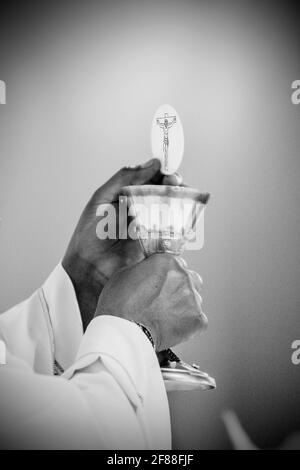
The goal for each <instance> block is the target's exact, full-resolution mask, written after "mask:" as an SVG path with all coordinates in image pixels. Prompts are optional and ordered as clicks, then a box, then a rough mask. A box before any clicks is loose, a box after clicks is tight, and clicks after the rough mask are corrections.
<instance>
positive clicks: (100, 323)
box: [0, 264, 171, 449]
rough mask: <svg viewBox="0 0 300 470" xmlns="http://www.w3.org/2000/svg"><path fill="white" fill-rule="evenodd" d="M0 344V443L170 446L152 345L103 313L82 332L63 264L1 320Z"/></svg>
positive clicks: (130, 326)
mask: <svg viewBox="0 0 300 470" xmlns="http://www.w3.org/2000/svg"><path fill="white" fill-rule="evenodd" d="M0 340H1V344H2V346H3V344H5V346H6V361H2V362H6V364H0V447H2V448H18V449H21V448H34V449H40V448H41V449H48V448H50V449H170V446H171V432H170V416H169V406H168V400H167V394H166V390H165V387H164V383H163V379H162V375H161V372H160V368H159V364H158V361H157V358H156V354H155V352H154V349H153V348H152V346H151V343H150V341H149V340H148V339H147V337H146V335H145V334H144V333H143V331H142V330H141V329H140V328H139V327H138V326H137V325H135V324H134V323H132V322H130V321H128V320H124V319H121V318H118V317H113V316H108V315H103V316H99V317H97V318H95V319H94V320H92V322H91V323H90V325H89V326H88V328H87V330H86V332H85V334H83V330H82V322H81V316H80V312H79V307H78V303H77V300H76V296H75V291H74V288H73V285H72V282H71V280H70V278H69V277H68V275H67V274H66V272H65V271H64V269H63V267H62V266H61V264H59V265H58V266H57V267H56V268H55V270H54V271H53V272H52V274H51V275H50V276H49V278H48V279H47V281H46V282H45V284H44V285H43V286H42V287H41V288H40V289H38V290H37V291H36V292H35V293H34V294H33V295H32V296H31V297H30V298H29V299H28V300H26V301H25V302H22V303H21V304H19V305H17V306H15V307H13V308H12V309H10V310H9V311H7V312H5V313H4V314H2V315H0ZM54 362H57V363H58V364H59V366H60V367H61V368H62V369H63V370H64V373H63V374H62V375H61V376H56V375H53V373H54V372H53V371H54Z"/></svg>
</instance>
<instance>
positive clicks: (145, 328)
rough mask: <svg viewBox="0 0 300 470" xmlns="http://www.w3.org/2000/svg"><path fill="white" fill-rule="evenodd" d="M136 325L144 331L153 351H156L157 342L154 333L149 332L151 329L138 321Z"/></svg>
mask: <svg viewBox="0 0 300 470" xmlns="http://www.w3.org/2000/svg"><path fill="white" fill-rule="evenodd" d="M132 321H133V320H132ZM134 323H135V324H136V325H137V326H138V327H139V328H140V329H141V330H142V331H143V333H144V334H145V335H146V337H147V338H148V340H149V341H150V343H151V345H152V347H153V349H154V350H156V346H155V342H154V339H153V336H152V333H151V332H150V331H149V329H148V328H147V327H146V326H145V325H143V324H142V323H139V322H137V321H135V322H134Z"/></svg>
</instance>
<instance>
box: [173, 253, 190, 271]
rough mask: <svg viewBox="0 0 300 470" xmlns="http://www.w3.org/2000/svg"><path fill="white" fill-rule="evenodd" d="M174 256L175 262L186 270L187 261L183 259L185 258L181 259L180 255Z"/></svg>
mask: <svg viewBox="0 0 300 470" xmlns="http://www.w3.org/2000/svg"><path fill="white" fill-rule="evenodd" d="M175 258H176V260H177V262H178V263H179V264H180V266H181V267H182V268H183V269H184V270H186V269H187V266H188V265H187V262H186V261H185V259H183V258H182V257H181V256H176V257H175Z"/></svg>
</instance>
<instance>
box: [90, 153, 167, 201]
mask: <svg viewBox="0 0 300 470" xmlns="http://www.w3.org/2000/svg"><path fill="white" fill-rule="evenodd" d="M159 170H160V161H159V160H158V159H157V158H152V159H151V160H149V161H148V162H146V163H144V164H142V165H137V166H135V167H124V168H122V169H121V170H119V171H118V172H117V173H116V174H115V175H114V176H113V177H112V178H110V179H109V180H108V181H107V182H106V183H105V184H104V185H103V186H101V188H99V189H98V190H97V191H96V192H95V194H94V196H93V200H94V202H97V201H99V202H100V201H101V202H112V201H115V200H116V199H117V198H118V196H119V194H120V190H121V188H122V187H123V186H131V185H139V184H146V183H149V182H150V181H151V180H152V178H154V176H155V175H156V174H157V173H159Z"/></svg>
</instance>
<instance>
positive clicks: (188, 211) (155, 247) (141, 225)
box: [121, 185, 216, 391]
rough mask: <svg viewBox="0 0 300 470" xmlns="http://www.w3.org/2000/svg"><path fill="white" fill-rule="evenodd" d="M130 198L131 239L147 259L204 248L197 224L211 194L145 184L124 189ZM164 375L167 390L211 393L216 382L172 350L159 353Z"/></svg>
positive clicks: (184, 188) (179, 254)
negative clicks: (157, 254)
mask: <svg viewBox="0 0 300 470" xmlns="http://www.w3.org/2000/svg"><path fill="white" fill-rule="evenodd" d="M121 194H122V197H123V196H125V197H126V198H127V204H128V208H129V215H130V217H132V218H133V224H132V225H131V226H130V225H129V228H128V230H129V232H131V233H129V236H130V237H132V238H134V237H136V238H137V239H138V240H139V242H140V246H141V248H142V251H143V253H144V255H145V257H149V256H152V255H153V254H156V253H170V254H172V255H174V256H181V255H182V253H183V251H184V250H185V249H186V248H187V247H188V245H194V246H193V248H194V249H195V248H197V245H199V247H201V242H202V240H201V236H200V239H197V233H196V232H197V222H199V221H200V223H201V214H202V212H203V209H204V207H205V204H206V203H207V201H208V198H209V195H208V194H205V193H204V194H203V193H200V192H199V191H197V190H196V189H193V188H189V187H184V186H164V185H143V186H126V187H123V188H122V191H121ZM159 359H160V366H161V372H162V375H163V379H164V382H165V386H166V389H167V390H168V391H172V390H195V389H198V390H209V389H214V388H215V387H216V383H215V380H214V379H213V378H212V377H210V376H209V375H208V374H207V373H205V372H201V371H200V369H199V366H197V365H195V364H193V365H190V364H187V363H185V362H183V361H182V360H181V359H180V358H179V357H178V356H177V355H176V354H175V353H174V352H173V351H172V350H171V349H168V350H166V351H162V352H160V353H159Z"/></svg>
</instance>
